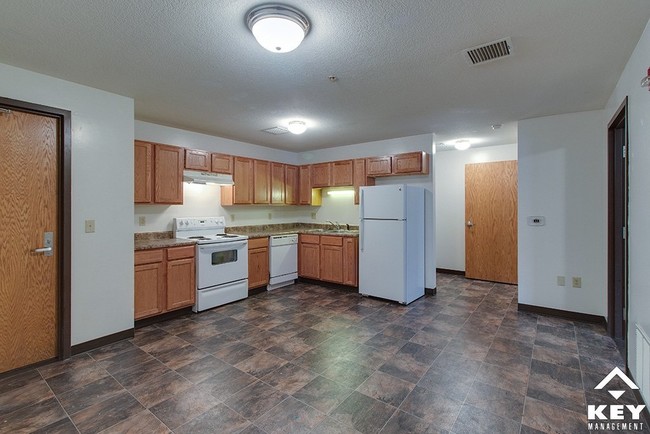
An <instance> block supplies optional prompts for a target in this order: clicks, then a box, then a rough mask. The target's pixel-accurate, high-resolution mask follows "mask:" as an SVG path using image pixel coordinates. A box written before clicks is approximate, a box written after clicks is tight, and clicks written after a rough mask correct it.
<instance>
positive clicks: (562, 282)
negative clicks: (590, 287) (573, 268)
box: [557, 276, 566, 286]
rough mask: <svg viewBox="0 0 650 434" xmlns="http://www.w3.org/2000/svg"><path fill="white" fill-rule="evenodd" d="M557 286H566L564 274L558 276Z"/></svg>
mask: <svg viewBox="0 0 650 434" xmlns="http://www.w3.org/2000/svg"><path fill="white" fill-rule="evenodd" d="M557 286H566V279H565V278H564V276H557Z"/></svg>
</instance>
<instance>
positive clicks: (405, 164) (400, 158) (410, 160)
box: [393, 152, 429, 175]
mask: <svg viewBox="0 0 650 434" xmlns="http://www.w3.org/2000/svg"><path fill="white" fill-rule="evenodd" d="M428 157H429V154H427V153H426V152H407V153H405V154H397V155H393V173H394V174H396V175H400V174H409V173H422V174H428V173H429V158H428Z"/></svg>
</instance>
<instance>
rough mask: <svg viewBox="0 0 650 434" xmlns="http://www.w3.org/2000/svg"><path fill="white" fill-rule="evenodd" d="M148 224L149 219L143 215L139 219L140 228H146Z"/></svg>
mask: <svg viewBox="0 0 650 434" xmlns="http://www.w3.org/2000/svg"><path fill="white" fill-rule="evenodd" d="M146 224H147V217H145V216H143V215H141V216H139V217H138V225H139V226H144V225H146Z"/></svg>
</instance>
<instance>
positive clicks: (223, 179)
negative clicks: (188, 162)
mask: <svg viewBox="0 0 650 434" xmlns="http://www.w3.org/2000/svg"><path fill="white" fill-rule="evenodd" d="M183 181H185V182H191V183H193V184H220V185H233V184H234V182H233V181H232V175H228V174H225V173H212V172H199V171H196V170H185V171H183Z"/></svg>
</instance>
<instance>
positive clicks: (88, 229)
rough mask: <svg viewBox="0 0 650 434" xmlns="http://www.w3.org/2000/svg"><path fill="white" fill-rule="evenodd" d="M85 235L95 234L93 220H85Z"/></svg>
mask: <svg viewBox="0 0 650 434" xmlns="http://www.w3.org/2000/svg"><path fill="white" fill-rule="evenodd" d="M85 229H86V233H87V234H92V233H94V232H95V220H86V227H85Z"/></svg>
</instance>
